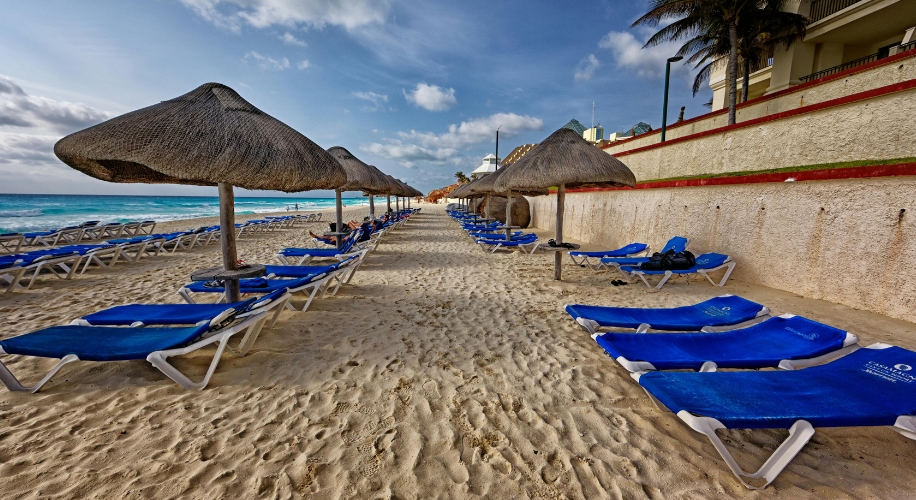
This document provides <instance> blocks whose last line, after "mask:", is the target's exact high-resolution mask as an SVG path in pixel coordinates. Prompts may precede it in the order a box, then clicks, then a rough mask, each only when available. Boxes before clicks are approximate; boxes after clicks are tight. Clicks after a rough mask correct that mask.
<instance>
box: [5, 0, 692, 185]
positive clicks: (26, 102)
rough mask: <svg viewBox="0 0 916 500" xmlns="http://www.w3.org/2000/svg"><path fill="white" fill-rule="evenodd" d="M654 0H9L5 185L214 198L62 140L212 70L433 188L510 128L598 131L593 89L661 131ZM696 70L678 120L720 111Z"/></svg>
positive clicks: (273, 108) (617, 121) (608, 103)
mask: <svg viewBox="0 0 916 500" xmlns="http://www.w3.org/2000/svg"><path fill="white" fill-rule="evenodd" d="M646 3H647V2H646V1H645V0H637V1H624V0H619V1H618V0H614V1H611V0H604V1H595V2H583V3H575V4H572V3H570V2H556V1H549V0H543V1H536V0H535V1H533V0H528V1H505V2H492V1H477V0H463V1H461V2H453V1H424V0H414V1H411V2H406V1H398V0H378V1H373V0H134V1H129V2H125V1H123V0H80V1H79V2H74V1H72V0H42V1H40V2H22V1H19V0H0V8H2V12H3V14H2V15H0V192H6V193H77V194H161V195H214V194H215V189H213V188H200V187H189V186H170V185H144V184H110V183H106V182H102V181H97V180H94V179H91V178H88V177H86V176H84V175H82V174H80V173H78V172H76V171H74V170H72V169H70V168H69V167H67V166H66V165H64V164H63V163H61V162H60V161H58V160H57V159H56V157H54V154H53V151H52V148H53V144H54V142H56V140H57V139H59V138H60V137H62V136H63V135H66V134H68V133H71V132H74V131H76V130H80V129H82V128H85V127H87V126H89V125H92V124H94V123H97V122H99V121H102V120H105V119H107V118H110V117H113V116H117V115H120V114H122V113H126V112H128V111H132V110H134V109H138V108H141V107H145V106H149V105H151V104H155V103H157V102H159V101H162V100H166V99H170V98H173V97H176V96H178V95H181V94H184V93H186V92H188V91H190V90H191V89H193V88H195V87H197V86H198V85H200V84H202V83H205V82H211V81H215V82H219V83H223V84H226V85H228V86H230V87H232V88H234V89H235V90H236V91H237V92H239V94H241V95H242V97H244V98H245V99H247V100H248V101H250V102H252V103H253V104H254V105H255V106H258V107H259V108H261V109H262V110H264V111H266V112H267V113H269V114H271V115H272V116H274V117H276V118H278V119H280V120H282V121H283V122H285V123H287V124H288V125H290V126H292V127H293V128H295V129H296V130H298V131H300V132H301V133H303V134H305V135H306V136H307V137H309V138H310V139H312V140H313V141H315V142H316V143H318V144H319V145H321V146H323V147H325V148H329V147H331V146H343V147H346V148H347V149H349V150H350V151H351V152H353V153H354V154H355V155H356V156H358V157H359V158H360V159H362V160H363V161H365V162H366V163H369V164H372V165H376V166H377V167H379V168H380V169H381V170H383V171H384V172H386V173H389V174H391V175H393V176H395V177H397V178H400V179H403V180H404V181H405V182H408V183H409V184H411V185H413V186H415V187H417V188H418V189H420V190H421V191H424V192H425V191H429V190H430V189H434V188H437V187H441V186H444V185H447V184H449V183H451V182H453V179H454V173H455V172H457V171H459V170H461V171H464V172H465V173H468V172H470V171H471V170H473V169H474V168H476V167H477V166H478V165H479V164H480V159H481V158H482V157H483V156H484V155H486V154H488V153H491V152H493V149H494V138H495V137H494V136H495V134H494V133H495V130H496V127H497V126H500V125H502V128H501V131H500V153H501V154H500V156H503V155H504V154H505V153H508V152H509V151H510V150H511V149H512V148H513V147H515V146H518V145H520V144H525V143H534V142H539V141H540V140H542V139H544V138H545V137H547V136H548V135H549V134H550V133H551V132H553V131H554V130H556V129H557V128H559V127H561V126H562V125H563V124H565V123H566V122H567V121H569V119H570V118H573V117H575V118H577V119H578V120H579V121H581V122H582V123H583V124H585V125H586V126H589V125H590V124H591V119H592V118H591V110H592V101H594V102H595V108H596V110H595V119H596V121H600V123H601V124H602V126H603V127H604V128H605V129H606V131H607V132H610V131H614V130H627V129H629V128H630V127H631V126H632V125H634V124H635V123H637V122H639V121H645V122H648V123H650V124H652V125H653V127H658V126H659V125H660V123H661V97H662V92H663V86H664V81H663V79H664V60H665V58H666V57H668V56H670V55H671V54H673V53H674V51H675V49H676V47H672V46H664V47H658V48H653V49H649V50H642V49H640V47H641V45H642V43H643V42H644V41H645V40H646V39H647V38H648V36H649V35H650V34H651V32H650V31H649V30H645V29H635V30H633V29H629V25H630V24H631V23H632V22H633V21H634V20H635V19H636V18H638V17H639V15H641V14H642V13H644V12H645V10H646ZM691 78H692V76H691V74H690V72H689V70H688V68H685V67H682V66H680V65H678V66H676V67H675V70H674V73H673V75H672V86H671V98H670V101H671V103H670V110H669V120H674V119H676V116H677V113H678V109H679V108H680V106H686V107H687V111H686V116H687V117H691V116H696V115H698V114H702V113H704V112H706V111H707V109H706V108H705V107H703V103H704V102H707V101H708V100H709V95H710V93H709V91H708V90H705V89H704V91H703V92H702V93H701V94H700V95H698V96H696V97H693V96H692V95H691V91H690V81H691ZM253 194H258V195H269V194H270V193H269V192H268V193H265V192H258V193H253ZM324 195H327V193H324V192H315V193H314V196H324Z"/></svg>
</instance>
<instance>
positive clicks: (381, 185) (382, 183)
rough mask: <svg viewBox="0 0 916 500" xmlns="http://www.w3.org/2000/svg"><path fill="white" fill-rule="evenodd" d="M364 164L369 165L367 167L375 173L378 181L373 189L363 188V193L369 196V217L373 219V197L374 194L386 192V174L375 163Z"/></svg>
mask: <svg viewBox="0 0 916 500" xmlns="http://www.w3.org/2000/svg"><path fill="white" fill-rule="evenodd" d="M366 166H367V167H369V169H370V170H372V171H373V172H374V173H375V175H376V176H377V178H378V179H379V181H380V183H379V185H378V188H377V189H374V190H369V189H364V190H363V195H364V196H368V197H369V217H370V218H372V219H374V218H375V197H376V195H380V194H385V193H386V192H388V176H387V175H385V173H384V172H382V171H381V170H379V169H378V168H376V167H375V165H366Z"/></svg>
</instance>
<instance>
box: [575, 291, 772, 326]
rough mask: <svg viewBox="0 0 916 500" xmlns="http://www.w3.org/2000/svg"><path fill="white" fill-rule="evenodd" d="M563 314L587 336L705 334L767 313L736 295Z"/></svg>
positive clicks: (579, 306) (578, 309)
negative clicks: (603, 332)
mask: <svg viewBox="0 0 916 500" xmlns="http://www.w3.org/2000/svg"><path fill="white" fill-rule="evenodd" d="M564 308H565V309H566V312H568V313H569V315H570V316H572V317H573V319H574V320H576V323H577V324H578V325H579V326H581V327H582V329H584V330H585V331H587V332H588V333H589V335H592V336H594V335H595V334H597V333H598V329H599V328H602V327H605V328H608V327H610V328H627V329H634V330H636V332H637V333H642V332H645V331H648V330H649V329H650V328H651V329H653V330H672V331H674V330H677V331H688V332H698V331H708V330H709V329H710V328H715V327H725V326H731V327H737V326H738V325H742V324H743V325H747V324H749V323H751V322H757V321H760V320H761V318H763V317H766V316H767V315H768V314H770V310H769V309H767V308H766V307H764V306H762V305H760V304H758V303H756V302H752V301H750V300H747V299H744V298H741V297H738V296H736V295H722V296H719V297H714V298H711V299H709V300H704V301H703V302H700V303H698V304H693V305H690V306H681V307H665V308H642V307H608V306H587V305H582V304H567V305H566V306H565V307H564Z"/></svg>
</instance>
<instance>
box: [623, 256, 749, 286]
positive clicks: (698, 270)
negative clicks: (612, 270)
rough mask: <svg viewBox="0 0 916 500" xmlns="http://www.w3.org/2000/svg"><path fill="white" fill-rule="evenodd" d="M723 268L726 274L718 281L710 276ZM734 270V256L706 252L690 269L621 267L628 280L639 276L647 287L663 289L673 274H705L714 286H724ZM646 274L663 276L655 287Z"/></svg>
mask: <svg viewBox="0 0 916 500" xmlns="http://www.w3.org/2000/svg"><path fill="white" fill-rule="evenodd" d="M722 269H725V274H724V275H723V276H722V279H721V280H719V282H718V283H717V282H715V281H713V279H712V278H711V277H710V276H709V273H713V272H716V271H720V270H722ZM734 270H735V261H734V260H732V258H731V257H729V256H728V255H723V254H720V253H704V254H702V255H700V256H699V257H697V259H696V265H695V266H693V267H691V268H690V269H684V270H678V271H673V270H665V271H644V270H642V269H639V268H638V267H626V266H622V267H621V268H620V271H621V272H623V273H624V274H625V275H628V276H627V279H628V280H629V279H630V276H637V277H639V279H641V280H642V282H643V283H645V284H646V286H647V287H649V288H650V289H654V290H661V288H662V287H663V286H665V283H667V282H668V280H669V279H670V278H671V277H672V276H687V278H688V280H689V278H690V276H691V275H693V274H699V275H702V276H705V277H706V279H708V280H709V282H710V283H712V284H713V286H723V285H725V282H726V281H728V277H729V276H731V274H732V271H734ZM646 276H662V279H661V281H659V282H658V284H657V285H655V286H654V287H653V286H652V285H650V284H649V281H648V280H646Z"/></svg>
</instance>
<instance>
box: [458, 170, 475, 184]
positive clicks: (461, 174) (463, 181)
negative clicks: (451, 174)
mask: <svg viewBox="0 0 916 500" xmlns="http://www.w3.org/2000/svg"><path fill="white" fill-rule="evenodd" d="M455 179H457V180H458V184H466V183H468V182H471V179H468V176H466V175H464V172H461V171H459V172H455Z"/></svg>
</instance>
